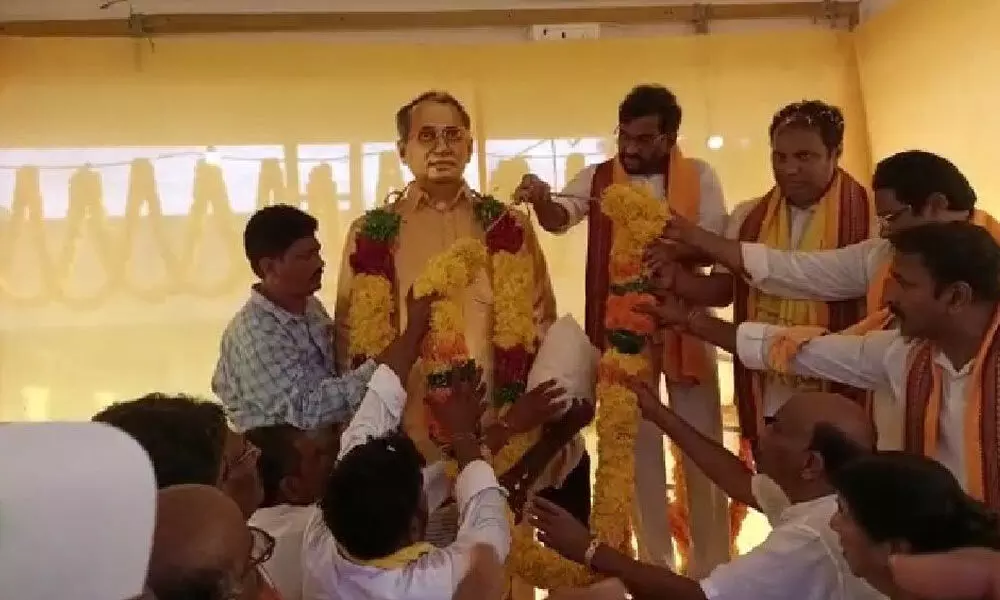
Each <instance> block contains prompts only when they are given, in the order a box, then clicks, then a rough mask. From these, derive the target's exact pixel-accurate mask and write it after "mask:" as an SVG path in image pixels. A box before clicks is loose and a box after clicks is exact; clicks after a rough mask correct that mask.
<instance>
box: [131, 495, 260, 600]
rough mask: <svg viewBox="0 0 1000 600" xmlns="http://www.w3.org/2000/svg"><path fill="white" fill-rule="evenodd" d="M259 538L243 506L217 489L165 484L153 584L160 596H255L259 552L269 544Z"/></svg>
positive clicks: (165, 599) (171, 599)
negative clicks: (244, 515) (249, 525)
mask: <svg viewBox="0 0 1000 600" xmlns="http://www.w3.org/2000/svg"><path fill="white" fill-rule="evenodd" d="M257 537H258V536H257V535H255V533H254V532H252V531H251V529H250V528H249V527H247V524H246V521H245V520H244V518H243V513H242V512H241V511H240V507H239V506H237V505H236V503H235V502H234V501H233V500H232V499H231V498H230V497H229V496H227V495H226V494H225V493H224V492H222V491H220V490H219V489H218V488H216V487H212V486H207V485H175V486H171V487H168V488H164V489H163V490H161V491H160V493H159V497H158V499H157V512H156V530H155V533H154V535H153V554H152V557H151V558H150V563H149V580H148V585H149V588H150V589H151V590H152V591H153V593H154V594H156V598H157V600H182V599H184V598H192V597H198V598H219V599H220V600H221V599H223V598H239V599H240V600H252V599H257V598H259V597H260V594H261V587H262V586H261V581H260V577H259V575H258V574H257V570H256V567H257V566H259V564H260V562H261V558H262V557H261V556H255V554H260V553H262V552H263V550H265V549H266V545H267V543H266V540H264V543H263V544H261V543H259V542H257V540H256V538H257ZM262 546H263V547H264V548H262Z"/></svg>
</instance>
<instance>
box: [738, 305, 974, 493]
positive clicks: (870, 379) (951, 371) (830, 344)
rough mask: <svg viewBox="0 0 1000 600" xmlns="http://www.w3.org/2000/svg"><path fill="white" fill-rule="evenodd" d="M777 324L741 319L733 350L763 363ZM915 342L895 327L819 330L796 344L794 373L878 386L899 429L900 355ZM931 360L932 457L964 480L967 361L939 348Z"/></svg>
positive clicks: (902, 395) (756, 364) (902, 410)
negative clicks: (936, 394)
mask: <svg viewBox="0 0 1000 600" xmlns="http://www.w3.org/2000/svg"><path fill="white" fill-rule="evenodd" d="M780 330H781V328H780V327H775V326H773V325H766V324H763V323H749V322H748V323H743V324H742V325H740V326H739V328H738V329H737V334H736V350H737V352H738V354H739V357H740V360H742V361H743V364H745V365H746V366H747V368H750V369H760V370H763V369H766V368H767V366H766V364H767V363H766V357H767V354H768V348H769V347H770V342H771V340H772V339H773V336H774V335H775V334H776V333H777V332H778V331H780ZM915 343H916V342H909V341H907V340H906V339H905V338H903V336H901V335H900V333H899V331H898V330H890V331H876V332H873V333H869V334H868V335H864V336H855V335H825V336H821V337H818V338H815V339H813V340H812V341H810V342H809V343H807V344H805V345H803V346H802V348H801V350H800V351H799V353H798V354H797V355H796V357H795V359H794V360H793V361H792V365H791V367H792V370H793V371H794V373H795V374H796V375H803V376H806V377H820V378H823V379H829V380H831V381H836V382H839V383H844V384H847V385H852V386H854V387H858V388H862V389H868V390H882V391H885V392H887V393H883V394H876V395H875V401H876V402H878V403H881V404H882V406H881V407H880V410H881V412H882V414H885V415H887V417H886V419H887V420H888V419H889V418H890V416H891V419H892V420H893V421H894V422H895V423H897V424H898V427H899V428H900V429H902V423H903V422H904V419H905V416H906V361H907V357H908V355H909V352H910V349H911V348H912V347H913V344H915ZM934 362H935V363H936V364H937V365H939V366H940V367H941V392H942V397H941V416H940V420H939V421H938V448H937V454H936V455H935V456H933V457H932V458H934V459H936V460H937V461H938V462H940V463H941V464H943V465H944V466H946V467H947V468H948V470H949V471H951V472H952V474H954V475H955V477H956V478H957V479H958V480H959V481H960V482H962V484H963V486H964V485H965V474H966V469H965V466H966V465H965V454H964V439H965V436H966V435H978V432H975V431H968V432H967V431H966V430H965V421H964V411H965V402H966V386H968V385H969V374H970V371H971V364H972V363H971V362H970V363H969V364H966V365H965V366H964V367H963V368H961V369H955V367H954V366H953V365H952V364H951V362H950V361H948V359H947V358H945V356H944V355H943V354H941V353H940V352H938V353H935V355H934Z"/></svg>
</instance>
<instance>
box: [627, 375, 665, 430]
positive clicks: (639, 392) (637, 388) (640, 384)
mask: <svg viewBox="0 0 1000 600" xmlns="http://www.w3.org/2000/svg"><path fill="white" fill-rule="evenodd" d="M626 383H627V386H628V388H629V389H630V390H632V392H633V393H635V395H636V398H637V399H638V402H639V412H640V413H642V418H643V419H646V420H647V421H649V420H651V419H652V417H653V415H655V414H656V412H657V411H659V410H662V409H663V403H662V402H660V394H659V390H657V389H656V388H654V387H653V384H652V383H651V382H650V381H649V380H647V379H643V378H642V377H629V378H628V380H627V382H626Z"/></svg>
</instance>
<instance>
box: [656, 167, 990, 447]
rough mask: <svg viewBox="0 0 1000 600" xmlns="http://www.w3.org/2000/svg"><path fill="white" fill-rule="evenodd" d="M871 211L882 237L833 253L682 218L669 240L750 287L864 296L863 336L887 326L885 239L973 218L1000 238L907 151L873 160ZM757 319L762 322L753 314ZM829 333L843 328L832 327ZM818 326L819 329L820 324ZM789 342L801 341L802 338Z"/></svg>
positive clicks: (883, 421) (940, 176) (956, 178)
mask: <svg viewBox="0 0 1000 600" xmlns="http://www.w3.org/2000/svg"><path fill="white" fill-rule="evenodd" d="M872 188H873V190H874V200H875V212H876V214H877V215H878V218H879V221H880V226H881V233H882V236H884V237H881V238H872V239H869V240H866V241H862V242H860V243H856V244H850V245H847V246H844V247H841V248H838V249H834V250H821V251H803V250H797V251H796V250H783V249H778V248H774V247H768V246H767V245H766V244H762V243H758V242H753V241H740V240H739V239H726V238H724V237H722V236H719V235H717V234H716V232H712V231H706V230H704V229H702V228H700V227H698V226H696V225H695V224H693V223H690V222H685V221H684V220H681V219H675V220H673V221H672V222H671V223H670V224H669V225H668V227H667V229H666V230H665V232H664V233H665V235H666V237H668V238H670V239H671V240H673V241H678V242H682V243H684V244H686V245H688V246H691V247H694V248H696V249H697V250H699V251H701V252H704V253H706V254H708V255H710V256H711V257H712V258H713V259H714V260H715V261H717V262H718V263H719V264H721V265H724V266H725V267H727V268H728V269H729V270H730V271H731V272H733V273H739V274H741V275H742V277H741V279H743V280H745V282H746V284H747V285H749V286H750V287H751V288H754V289H755V290H760V291H761V292H763V293H765V294H769V295H772V296H776V297H780V298H791V299H796V300H811V301H823V302H833V303H839V301H846V300H859V299H860V300H863V301H864V302H865V304H866V310H867V313H868V316H867V317H866V318H865V319H864V320H863V321H860V322H858V323H856V324H854V325H852V326H851V327H850V328H849V330H848V331H849V332H850V333H853V334H856V335H862V334H864V333H868V332H870V331H872V330H874V329H879V328H884V327H887V326H891V324H890V322H889V321H890V319H889V315H888V312H887V311H886V310H884V306H885V302H884V299H883V295H884V291H885V285H886V283H887V282H888V280H889V264H890V262H891V258H892V245H891V244H890V243H889V240H888V239H887V238H886V237H885V236H889V235H892V234H894V233H897V232H900V231H903V230H905V229H909V228H911V227H913V226H915V225H922V224H925V223H934V222H947V221H966V220H970V221H972V222H973V223H974V224H976V225H980V226H982V227H985V228H986V229H987V230H989V231H990V232H991V233H992V234H993V236H994V238H997V239H1000V224H998V223H997V222H996V221H995V220H994V219H993V218H992V217H991V216H990V215H988V214H986V213H984V212H982V211H980V210H976V208H975V205H976V193H975V191H974V190H973V188H972V186H971V185H970V184H969V181H968V179H966V177H965V176H964V175H963V174H962V172H961V171H960V170H959V169H958V167H956V166H955V165H954V164H952V163H951V162H950V161H948V160H947V159H945V158H942V157H940V156H938V155H936V154H932V153H930V152H924V151H919V150H911V151H907V152H900V153H898V154H894V155H892V156H890V157H888V158H886V159H884V160H882V161H880V162H879V163H878V165H876V167H875V173H874V174H873V175H872ZM758 320H759V319H758ZM831 329H834V330H837V329H843V328H842V327H841V328H836V327H834V328H831ZM816 330H817V331H821V329H819V328H817V329H816ZM790 341H794V343H795V344H797V345H800V344H802V343H803V342H804V340H803V339H801V338H799V339H797V340H790ZM880 393H882V392H875V394H876V398H875V401H874V403H873V404H872V406H873V410H874V417H875V421H876V424H877V425H878V431H879V447H880V448H881V449H892V450H894V449H900V448H902V443H903V439H902V436H903V432H902V429H901V424H900V421H899V419H898V418H897V417H895V416H894V415H893V414H891V413H884V414H883V412H884V410H883V409H884V407H887V406H889V405H890V403H887V402H880V401H879V399H878V395H879V394H880Z"/></svg>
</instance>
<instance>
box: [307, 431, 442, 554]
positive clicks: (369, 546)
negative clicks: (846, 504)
mask: <svg viewBox="0 0 1000 600" xmlns="http://www.w3.org/2000/svg"><path fill="white" fill-rule="evenodd" d="M422 465H423V461H422V459H421V456H420V452H418V451H417V447H416V446H415V445H414V444H413V441H412V440H411V439H410V438H408V437H406V436H405V435H403V434H401V433H391V434H388V435H386V436H383V437H379V438H375V439H372V440H369V441H367V442H365V443H364V444H361V445H359V446H356V447H355V448H353V449H351V451H350V452H348V453H347V454H346V455H344V456H343V457H342V458H341V459H340V460H339V461H338V462H337V464H336V465H335V466H334V468H333V473H332V474H331V475H330V478H329V480H328V483H327V487H326V491H325V493H324V495H323V499H322V500H321V501H320V508H321V509H322V512H323V521H324V522H325V523H326V526H327V527H328V528H329V529H330V532H331V533H333V537H334V538H335V539H336V540H337V543H338V544H340V545H341V546H342V547H343V548H344V550H346V551H347V552H348V553H350V555H351V556H353V557H355V558H359V559H362V560H371V559H375V558H382V557H384V556H388V555H389V554H392V553H393V552H395V551H396V550H397V549H398V548H399V546H400V545H401V544H403V543H405V542H406V539H407V536H408V534H409V529H410V524H411V523H412V521H413V517H414V516H416V514H417V511H418V510H419V508H420V498H421V495H422V494H423V474H422V472H421V467H422Z"/></svg>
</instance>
